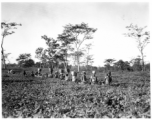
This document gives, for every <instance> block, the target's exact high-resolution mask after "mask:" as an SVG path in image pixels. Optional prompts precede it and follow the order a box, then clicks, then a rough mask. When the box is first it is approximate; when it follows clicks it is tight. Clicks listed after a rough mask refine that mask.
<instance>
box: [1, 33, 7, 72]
mask: <svg viewBox="0 0 152 120" xmlns="http://www.w3.org/2000/svg"><path fill="white" fill-rule="evenodd" d="M3 42H4V36H3V38H2V43H1V48H2V51H1V53H2V65H3V66H2V67H4V69H6V64H5V56H4V49H3Z"/></svg>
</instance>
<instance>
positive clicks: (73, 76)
mask: <svg viewBox="0 0 152 120" xmlns="http://www.w3.org/2000/svg"><path fill="white" fill-rule="evenodd" d="M41 72H42V68H38V71H37V73H38V75H40V76H43V77H46V78H59V79H61V80H65V81H73V82H76V83H90V84H107V85H110V84H111V82H112V76H111V72H110V71H109V72H108V73H107V74H106V75H105V78H104V80H99V79H98V77H97V75H96V71H95V70H93V71H91V74H90V76H88V77H87V74H86V71H82V72H81V73H79V72H76V71H70V69H69V68H67V69H58V71H55V72H53V69H52V68H49V73H45V74H42V73H41Z"/></svg>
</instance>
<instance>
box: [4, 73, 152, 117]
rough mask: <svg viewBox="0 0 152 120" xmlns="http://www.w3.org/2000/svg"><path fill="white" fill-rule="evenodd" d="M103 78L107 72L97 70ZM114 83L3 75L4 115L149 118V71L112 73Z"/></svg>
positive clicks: (99, 76) (100, 77)
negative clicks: (77, 81) (101, 83)
mask: <svg viewBox="0 0 152 120" xmlns="http://www.w3.org/2000/svg"><path fill="white" fill-rule="evenodd" d="M97 76H98V79H99V80H103V78H104V74H103V73H97ZM112 76H113V82H112V85H111V86H102V85H97V84H95V85H89V84H76V83H73V82H71V81H61V80H59V79H53V78H52V79H51V78H48V79H45V80H42V79H38V78H30V77H26V78H25V77H23V76H21V75H20V76H19V75H13V76H9V77H6V76H5V77H4V76H3V81H2V115H3V117H5V118H7V117H13V118H18V117H23V118H27V117H30V118H33V117H34V118H52V117H53V118H63V117H70V118H122V117H123V118H142V117H144V118H150V117H151V116H150V107H151V106H150V73H147V72H144V73H141V72H124V73H118V72H113V73H112Z"/></svg>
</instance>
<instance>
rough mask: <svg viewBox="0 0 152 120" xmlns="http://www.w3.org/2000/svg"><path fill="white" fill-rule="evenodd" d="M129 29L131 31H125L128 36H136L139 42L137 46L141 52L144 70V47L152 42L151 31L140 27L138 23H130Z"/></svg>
mask: <svg viewBox="0 0 152 120" xmlns="http://www.w3.org/2000/svg"><path fill="white" fill-rule="evenodd" d="M126 28H127V29H128V30H129V33H125V34H124V35H125V36H127V37H131V38H134V39H135V40H136V42H137V48H138V50H139V52H140V54H141V59H142V71H144V68H145V65H144V57H145V56H144V52H143V51H144V49H145V47H146V46H147V44H148V43H150V32H148V31H145V30H144V29H145V28H146V26H145V27H138V26H137V25H133V24H130V25H129V26H127V27H126Z"/></svg>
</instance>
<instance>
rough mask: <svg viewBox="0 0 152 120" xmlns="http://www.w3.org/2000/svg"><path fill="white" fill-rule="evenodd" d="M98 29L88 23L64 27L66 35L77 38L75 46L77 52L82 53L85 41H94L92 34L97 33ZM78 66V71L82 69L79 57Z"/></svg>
mask: <svg viewBox="0 0 152 120" xmlns="http://www.w3.org/2000/svg"><path fill="white" fill-rule="evenodd" d="M96 30H97V29H94V28H91V27H89V26H88V24H86V23H81V24H76V25H72V24H68V25H66V26H64V33H66V34H68V35H70V36H71V38H75V41H73V43H74V45H75V52H76V53H78V52H80V47H81V45H82V44H83V42H84V41H85V40H89V39H93V37H92V34H93V33H95V32H96ZM77 57H78V58H77V59H76V60H77V66H78V71H79V69H80V61H79V57H80V56H79V55H77Z"/></svg>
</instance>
